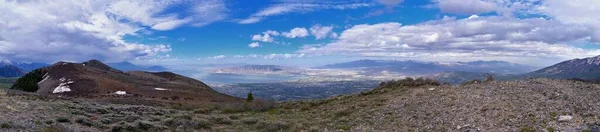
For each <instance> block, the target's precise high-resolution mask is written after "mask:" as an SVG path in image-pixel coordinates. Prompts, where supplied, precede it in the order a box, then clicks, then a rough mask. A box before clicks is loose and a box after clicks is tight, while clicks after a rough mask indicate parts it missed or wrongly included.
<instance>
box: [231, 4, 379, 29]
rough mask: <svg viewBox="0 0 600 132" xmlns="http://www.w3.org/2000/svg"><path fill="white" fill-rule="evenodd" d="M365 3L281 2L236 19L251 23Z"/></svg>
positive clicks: (358, 5) (351, 7)
mask: <svg viewBox="0 0 600 132" xmlns="http://www.w3.org/2000/svg"><path fill="white" fill-rule="evenodd" d="M369 6H371V5H370V4H366V3H351V4H315V3H282V4H275V5H272V6H270V7H267V8H265V9H262V10H260V11H259V12H256V13H254V14H252V15H251V16H250V17H248V18H246V19H243V20H240V21H238V23H239V24H252V23H257V22H260V21H261V20H263V19H266V18H267V17H270V16H277V15H283V14H288V13H298V12H300V13H307V12H313V11H318V10H325V9H336V10H345V9H357V8H361V7H369Z"/></svg>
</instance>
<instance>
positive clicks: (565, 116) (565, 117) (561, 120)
mask: <svg viewBox="0 0 600 132" xmlns="http://www.w3.org/2000/svg"><path fill="white" fill-rule="evenodd" d="M571 119H573V117H572V116H568V115H563V116H558V121H560V122H563V121H570V120H571Z"/></svg>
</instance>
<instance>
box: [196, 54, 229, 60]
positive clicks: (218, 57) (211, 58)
mask: <svg viewBox="0 0 600 132" xmlns="http://www.w3.org/2000/svg"><path fill="white" fill-rule="evenodd" d="M225 58H227V56H226V55H217V56H209V57H205V58H198V60H221V59H225Z"/></svg>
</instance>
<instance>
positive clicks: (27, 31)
mask: <svg viewBox="0 0 600 132" xmlns="http://www.w3.org/2000/svg"><path fill="white" fill-rule="evenodd" d="M182 2H183V3H186V2H188V3H189V1H178V0H171V1H145V0H128V1H108V0H106V1H102V0H101V1H80V0H57V1H52V2H47V1H37V0H34V1H7V0H0V12H2V13H0V14H2V15H0V36H1V38H3V39H2V40H0V45H1V46H0V56H3V57H4V58H5V59H15V60H32V61H56V60H69V61H81V60H86V59H90V58H96V59H102V60H107V61H122V60H125V59H133V58H145V57H151V56H155V55H158V54H161V53H166V52H170V51H171V47H170V46H169V45H167V44H152V45H150V44H142V43H131V42H126V41H124V40H123V37H124V36H126V35H139V34H138V32H151V31H148V30H146V29H147V27H150V28H151V29H154V30H170V29H174V28H176V27H179V26H182V25H183V24H184V23H195V22H198V21H201V20H204V19H203V18H199V17H186V18H180V17H179V16H178V15H176V14H165V13H163V11H164V10H165V9H167V8H168V7H169V6H171V5H173V4H178V3H182ZM192 4H193V3H192ZM193 6H196V5H193ZM159 14H160V15H159Z"/></svg>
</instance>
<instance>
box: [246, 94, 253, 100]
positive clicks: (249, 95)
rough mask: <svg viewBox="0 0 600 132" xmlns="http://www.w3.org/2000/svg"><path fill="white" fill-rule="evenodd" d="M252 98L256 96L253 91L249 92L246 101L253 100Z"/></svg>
mask: <svg viewBox="0 0 600 132" xmlns="http://www.w3.org/2000/svg"><path fill="white" fill-rule="evenodd" d="M252 100H254V97H253V96H252V92H249V93H248V97H246V101H248V102H252Z"/></svg>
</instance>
